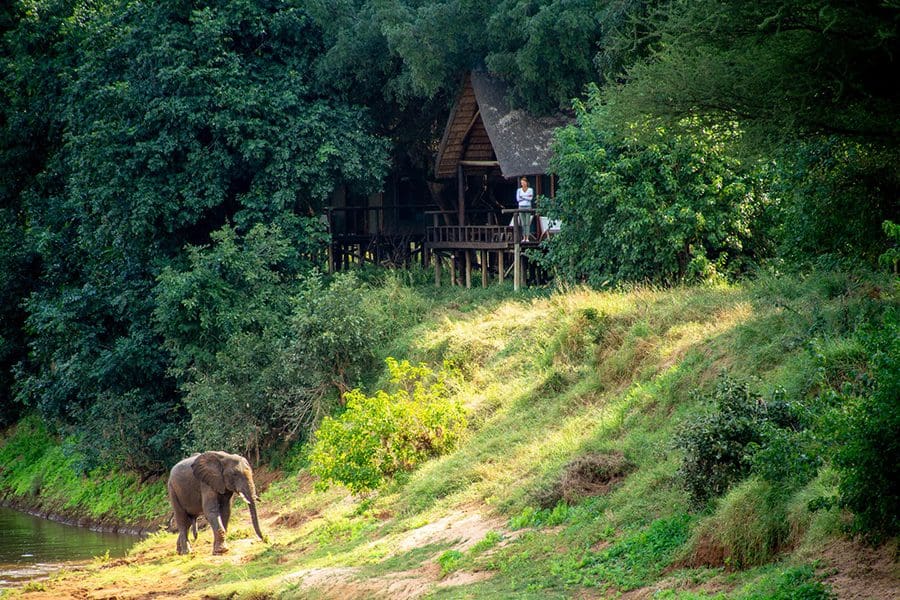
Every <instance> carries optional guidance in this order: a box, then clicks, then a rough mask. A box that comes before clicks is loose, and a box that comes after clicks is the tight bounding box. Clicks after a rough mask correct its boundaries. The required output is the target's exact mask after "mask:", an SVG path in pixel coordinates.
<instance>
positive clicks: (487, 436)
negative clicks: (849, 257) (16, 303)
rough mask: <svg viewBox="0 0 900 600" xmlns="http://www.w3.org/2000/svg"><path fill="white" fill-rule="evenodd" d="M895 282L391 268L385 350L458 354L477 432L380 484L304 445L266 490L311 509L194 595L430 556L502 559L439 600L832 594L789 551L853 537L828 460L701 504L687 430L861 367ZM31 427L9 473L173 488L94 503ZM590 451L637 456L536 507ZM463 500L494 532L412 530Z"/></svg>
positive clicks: (364, 571) (137, 507) (253, 593)
mask: <svg viewBox="0 0 900 600" xmlns="http://www.w3.org/2000/svg"><path fill="white" fill-rule="evenodd" d="M892 285H893V284H891V283H890V282H886V281H884V280H881V279H879V278H877V277H875V276H872V277H871V278H870V280H868V281H866V280H861V279H860V278H859V276H857V275H853V274H841V273H826V274H823V275H822V276H821V277H808V278H805V279H802V278H798V277H783V278H768V277H766V278H761V279H759V280H758V281H754V282H747V283H744V284H741V285H716V286H708V287H684V288H675V289H668V290H663V289H658V288H654V287H645V286H635V287H632V288H629V289H623V290H619V291H607V292H597V291H591V290H586V289H581V288H574V289H568V290H562V291H556V292H553V291H549V290H532V291H529V292H528V293H526V294H522V295H515V294H513V293H512V291H511V289H510V288H509V287H508V286H503V287H500V286H495V287H493V288H489V289H488V290H480V289H473V290H468V291H465V290H460V289H458V288H457V289H451V288H448V287H444V288H441V289H439V290H435V289H434V288H432V287H429V286H424V287H420V288H417V287H408V286H407V287H405V286H403V285H401V284H400V283H398V282H397V281H393V282H391V283H389V289H386V290H385V291H383V293H384V294H386V295H387V296H388V297H389V298H391V303H392V305H393V306H394V307H395V310H396V314H395V315H394V316H393V317H392V318H394V319H395V320H396V322H397V323H402V324H404V326H403V327H399V326H398V328H397V331H396V336H394V337H393V338H392V339H391V340H387V341H386V342H385V344H384V346H383V347H382V348H379V349H378V352H377V353H378V355H379V356H382V357H384V356H394V357H396V358H398V359H408V360H410V361H413V362H417V361H425V362H428V363H430V364H432V365H439V364H440V363H441V362H442V361H444V360H448V361H451V362H452V363H453V364H454V365H455V366H457V367H459V368H460V370H461V372H462V374H463V378H462V380H461V381H459V382H458V386H457V387H456V388H455V389H456V391H455V393H456V395H457V398H458V399H459V400H461V401H462V402H463V403H464V405H465V406H466V407H467V409H468V411H469V419H468V420H469V429H468V431H467V433H466V434H465V437H464V439H463V441H462V443H461V444H460V445H459V447H458V448H457V449H456V450H455V451H453V452H451V453H450V454H448V455H446V456H443V457H440V458H437V459H434V460H430V461H428V462H427V463H425V464H423V465H421V466H420V467H419V468H417V469H416V470H415V471H413V472H411V473H408V474H404V475H402V476H401V477H399V478H398V479H397V480H395V481H392V482H389V483H388V484H387V485H385V486H384V487H383V488H382V489H381V490H379V491H378V493H376V494H372V495H367V496H365V497H353V496H350V495H349V494H348V493H347V492H346V490H343V489H341V488H340V487H333V488H331V489H329V490H327V491H315V490H313V489H312V485H311V483H310V482H309V481H308V478H306V479H304V474H305V473H306V470H307V469H308V461H307V455H306V453H305V451H303V450H297V451H296V452H295V453H294V455H293V457H292V458H291V460H287V461H284V464H283V468H284V469H285V472H286V473H287V475H286V476H285V477H284V478H283V479H282V480H281V481H279V482H276V483H275V484H274V485H272V486H271V487H270V488H269V490H267V491H266V493H265V494H263V502H264V503H266V504H267V505H268V506H272V507H275V508H276V509H277V510H278V512H279V513H281V514H282V515H288V514H297V515H302V516H303V517H304V518H303V519H302V522H303V524H302V525H299V526H298V528H296V529H292V530H289V531H283V532H279V531H275V532H270V533H272V535H273V537H274V538H275V542H274V545H273V547H271V548H270V549H268V550H263V551H260V552H259V553H258V554H257V555H255V556H254V559H253V561H252V563H249V564H244V565H240V566H238V567H233V568H228V569H223V570H221V571H220V570H212V567H209V569H208V570H203V571H202V573H203V574H202V575H201V576H198V579H197V580H196V581H195V582H194V585H195V586H196V588H195V589H197V590H204V592H205V593H209V595H210V596H211V597H230V596H229V594H233V596H234V597H239V598H243V597H246V598H252V597H263V595H264V594H266V593H269V594H270V595H272V596H277V594H279V593H281V594H283V596H284V597H291V595H292V594H294V595H298V594H301V593H302V594H306V595H307V596H309V597H315V591H310V590H305V589H304V590H302V591H301V590H300V588H299V587H298V586H297V584H296V583H295V582H290V581H288V582H286V581H284V580H283V578H282V577H283V575H284V574H285V573H286V572H292V571H298V570H303V569H312V568H326V567H333V566H338V567H353V568H354V569H358V571H357V575H358V576H359V577H363V578H378V577H385V576H388V575H390V574H391V573H398V572H406V571H413V570H416V569H420V568H422V567H426V566H429V565H430V566H431V568H432V569H434V570H437V571H439V572H440V574H441V575H442V576H445V577H449V576H450V575H451V574H454V573H458V572H487V573H489V574H490V575H491V577H490V578H488V579H485V580H481V581H478V582H477V583H472V584H469V585H465V586H462V587H446V588H435V589H434V590H432V592H431V594H432V597H434V598H479V599H481V598H510V597H515V598H525V599H527V598H570V597H573V596H577V595H578V593H579V592H580V591H585V590H587V591H588V592H589V593H595V594H596V593H602V594H607V595H609V596H615V595H616V594H619V593H624V592H627V591H630V590H635V589H639V588H642V587H650V586H653V587H654V589H657V588H658V589H657V591H656V592H655V593H656V595H655V596H654V597H658V598H742V599H748V600H749V599H757V598H804V599H805V598H809V599H810V600H818V599H821V598H827V597H828V590H827V588H826V586H824V585H823V584H822V583H821V581H820V579H819V578H818V576H817V574H816V571H815V569H814V568H813V567H812V566H810V565H808V564H806V563H804V562H803V561H802V560H797V559H796V556H801V555H802V556H807V557H808V556H811V555H813V554H814V553H815V548H816V547H821V546H822V545H823V544H825V543H827V541H828V540H829V539H831V537H832V536H834V535H838V534H839V533H840V528H841V518H842V517H841V514H840V511H838V510H836V509H828V510H825V509H823V510H817V511H813V510H811V509H810V506H811V504H814V501H815V500H817V499H819V498H822V497H827V496H829V495H833V494H834V491H835V489H836V485H837V482H836V480H835V476H834V474H833V473H830V472H829V471H828V470H827V469H826V470H823V471H822V472H820V474H819V476H818V477H816V478H815V479H814V480H813V481H811V482H809V483H807V484H805V485H801V486H798V487H796V489H794V488H792V489H791V490H789V491H788V492H786V493H784V494H774V495H773V494H770V493H769V490H768V489H767V488H766V487H765V486H764V485H763V484H761V483H759V482H758V481H755V480H751V481H747V482H744V483H742V484H740V485H738V486H736V487H735V488H733V489H732V490H731V491H730V492H729V493H728V494H726V495H725V496H723V497H722V498H721V499H719V500H718V501H717V502H715V503H713V504H711V505H710V506H709V507H708V508H707V510H706V511H700V512H695V511H693V510H692V509H691V507H690V504H689V499H688V497H687V493H686V492H685V490H684V489H683V488H682V487H681V486H680V485H679V482H678V480H677V476H676V472H677V469H678V466H679V464H680V456H679V454H678V452H677V451H676V450H675V449H674V448H673V446H672V436H673V434H674V432H675V431H676V430H677V428H678V426H679V424H680V423H682V422H683V421H684V420H685V419H686V418H689V417H690V416H692V415H694V414H695V413H696V411H697V410H698V409H699V408H700V407H701V406H702V401H701V396H702V395H703V394H704V393H708V392H710V391H711V390H712V389H713V387H714V385H715V382H716V381H717V379H718V378H719V377H720V375H721V374H722V373H723V372H727V373H728V374H729V375H730V376H731V377H733V378H735V379H741V380H746V381H749V382H750V385H751V386H752V387H753V388H754V389H755V390H756V391H758V392H759V393H761V394H763V395H767V394H769V393H771V391H772V390H774V389H776V388H783V389H784V390H786V393H787V394H788V395H789V396H791V397H793V398H796V399H804V398H806V399H808V398H811V397H812V396H814V395H815V393H816V392H817V391H818V390H819V389H820V388H821V386H823V385H828V384H830V383H837V382H840V381H841V380H842V379H843V378H846V377H847V376H848V375H850V374H852V373H854V372H855V370H857V369H858V368H860V366H861V365H863V364H864V363H865V358H866V357H865V356H864V351H863V349H862V348H861V347H860V345H859V343H858V342H857V341H856V339H855V336H854V331H855V329H856V327H857V326H858V325H859V324H860V323H862V322H865V321H866V320H870V319H872V318H873V317H874V316H876V315H878V314H880V313H881V312H883V311H884V310H886V309H887V307H888V306H889V305H892V304H893V305H896V304H897V303H898V298H897V294H896V288H895V287H892ZM876 288H877V289H878V290H881V292H879V293H878V294H876V293H873V289H876ZM885 290H893V291H891V292H890V293H888V292H886V291H885ZM879 294H880V295H879ZM384 382H385V376H384V374H380V375H377V376H373V378H372V381H370V382H368V387H367V388H366V389H365V392H366V393H373V392H374V391H375V390H377V389H378V388H379V387H380V386H382V385H384ZM38 429H39V428H38V427H37V426H36V424H35V423H34V422H31V424H30V425H29V424H28V423H27V422H26V424H25V426H24V427H23V426H20V430H21V431H19V430H17V431H16V432H15V433H13V434H12V435H11V437H9V438H7V440H6V443H5V445H4V446H3V447H2V449H0V460H2V463H0V464H4V465H10V467H9V468H7V469H5V470H4V471H2V472H0V488H2V489H4V490H16V491H17V492H16V493H23V494H28V493H31V491H33V490H34V488H35V487H39V488H41V490H42V493H43V490H46V489H60V490H65V491H66V494H68V495H69V496H72V497H78V498H79V501H80V502H93V505H95V506H97V507H103V509H104V510H119V511H124V512H125V513H128V512H129V511H135V512H134V513H130V514H137V513H142V514H150V513H152V512H153V510H155V509H152V508H150V507H152V506H154V504H153V502H154V501H155V500H154V498H157V499H158V498H162V502H163V503H164V501H165V499H164V494H163V493H161V491H160V490H159V488H153V487H152V486H151V487H149V488H146V490H145V488H140V489H141V490H142V491H141V492H139V493H134V492H132V493H131V496H132V497H134V499H135V501H134V502H133V503H132V505H133V506H132V508H123V507H114V506H113V504H114V502H112V499H113V498H115V497H116V496H115V493H114V489H113V488H114V487H115V485H114V484H113V483H109V484H108V485H107V484H104V481H109V482H115V481H116V480H115V479H111V478H110V479H104V478H106V477H112V476H111V475H108V474H99V473H98V474H97V477H96V479H98V481H97V482H95V483H91V484H90V485H93V486H94V487H93V488H92V490H93V491H92V492H91V493H94V494H97V495H98V497H99V498H100V499H99V500H93V501H89V500H87V498H88V497H89V494H88V495H85V496H79V495H78V492H76V491H75V490H74V488H69V487H67V486H68V485H69V484H70V483H72V482H74V484H77V485H80V486H83V485H85V482H86V481H88V480H91V479H94V478H95V477H94V476H90V477H82V476H80V475H79V476H73V475H64V474H60V475H59V480H58V481H56V480H54V479H53V477H50V476H49V475H47V474H45V475H44V478H43V480H41V481H39V482H37V483H36V480H35V477H36V476H37V474H38V473H41V472H45V473H50V472H55V471H58V470H59V469H60V468H61V465H63V464H64V459H66V458H67V457H66V455H65V453H64V452H63V451H62V449H61V448H59V447H55V448H56V450H53V448H54V446H52V444H50V445H49V446H48V445H43V446H42V445H41V444H44V442H41V441H40V439H39V438H40V435H38ZM43 435H45V434H43ZM589 453H601V454H602V453H617V454H621V455H622V456H623V457H624V460H626V461H627V462H628V464H629V465H631V468H630V470H629V472H628V474H627V476H625V477H624V478H622V479H621V480H620V481H618V482H617V483H615V484H614V485H612V487H611V488H610V490H609V491H608V492H607V493H605V494H603V495H598V496H594V497H587V498H584V499H582V500H580V501H577V502H573V503H571V504H566V503H558V504H555V505H552V504H551V505H550V506H547V504H542V501H543V499H545V498H547V497H548V491H551V492H552V491H554V490H558V489H559V488H560V487H561V486H562V485H564V476H565V474H566V468H567V466H568V465H570V464H571V463H572V462H573V461H575V460H576V459H578V458H579V457H582V456H584V455H586V454H589ZM20 456H21V457H22V458H21V459H20V458H18V457H20ZM17 461H18V462H17ZM35 465H44V466H53V467H54V468H53V469H50V470H49V471H48V470H45V469H44V468H43V467H35ZM70 467H71V465H70ZM62 470H63V471H65V469H62ZM122 481H123V482H124V481H127V480H122ZM48 482H49V483H48ZM67 482H68V483H67ZM38 484H40V485H38ZM48 485H49V486H50V487H49V488H48ZM120 485H122V484H121V483H120ZM134 489H139V488H134ZM86 494H87V492H86ZM144 494H146V495H144ZM154 494H155V496H154ZM557 497H558V496H557ZM463 509H465V510H470V511H472V510H475V511H478V512H480V513H481V514H484V515H486V516H487V517H490V518H493V519H494V522H493V523H492V525H491V527H493V529H492V530H491V531H490V532H489V533H487V534H486V535H484V536H483V538H482V539H479V540H475V541H474V543H473V544H472V545H470V546H468V547H467V548H464V547H462V546H460V545H459V544H458V543H457V541H456V540H454V539H449V538H446V539H444V538H442V539H428V540H426V541H424V542H423V543H422V544H421V545H419V546H417V547H414V548H411V549H410V548H409V547H407V546H400V544H399V543H400V542H401V541H402V540H404V539H406V536H408V535H409V534H410V533H411V532H413V531H414V530H416V529H417V528H420V527H423V526H426V525H429V524H433V523H435V522H437V521H438V520H440V519H441V518H444V517H446V516H447V515H449V514H453V513H454V512H457V511H460V510H463ZM385 515H388V516H385ZM496 523H502V524H503V525H502V526H500V525H496ZM170 542H171V540H169V541H168V542H167V543H170ZM701 542H702V543H704V544H706V543H711V544H719V545H721V546H722V547H723V548H728V556H731V557H732V558H731V559H730V562H727V564H726V563H725V562H722V563H721V564H714V565H711V566H704V565H699V564H698V565H692V564H690V562H691V560H690V557H691V556H692V555H693V554H694V553H695V551H696V550H697V549H698V547H699V545H700V544H701ZM400 547H403V548H404V549H403V550H400V549H399V548H400ZM165 564H166V563H164V562H163V563H161V566H160V568H165ZM713 584H714V585H713Z"/></svg>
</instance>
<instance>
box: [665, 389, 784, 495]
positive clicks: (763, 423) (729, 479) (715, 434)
mask: <svg viewBox="0 0 900 600" xmlns="http://www.w3.org/2000/svg"><path fill="white" fill-rule="evenodd" d="M712 400H713V402H714V405H715V410H713V411H712V412H709V413H706V414H701V415H699V416H698V417H695V418H693V419H689V420H688V421H686V422H685V423H684V424H683V425H682V426H681V427H680V428H679V429H678V431H677V432H676V434H675V439H674V446H675V447H676V448H678V449H680V450H682V451H683V452H684V460H683V462H682V465H681V467H680V468H679V470H678V476H679V478H680V479H681V481H682V483H683V485H684V486H685V488H686V489H687V490H688V492H690V494H691V497H692V499H693V501H694V503H695V504H696V505H698V506H699V505H702V504H703V503H705V502H706V501H707V500H709V499H710V498H713V497H716V496H720V495H721V494H723V493H724V492H725V491H727V490H728V488H729V486H731V485H732V484H733V483H735V482H737V481H739V480H741V479H742V478H744V477H745V476H747V475H748V474H749V473H750V468H751V464H752V462H751V461H752V454H753V450H754V449H756V448H758V447H759V446H760V444H761V443H762V442H763V441H764V440H765V436H764V431H765V430H766V428H767V427H771V426H774V427H779V428H783V427H786V426H795V425H796V419H795V417H794V416H793V414H792V411H791V409H790V407H789V406H788V405H787V404H786V403H785V402H783V401H782V400H781V399H780V398H779V397H778V396H776V398H774V399H773V400H772V401H770V402H766V401H765V400H764V399H763V398H762V397H761V396H759V395H758V394H756V393H754V392H752V391H751V390H750V388H749V386H748V384H747V383H745V382H737V381H734V380H732V379H730V378H728V377H723V378H722V379H721V380H720V381H719V383H718V384H717V386H716V389H715V392H714V394H713V398H712Z"/></svg>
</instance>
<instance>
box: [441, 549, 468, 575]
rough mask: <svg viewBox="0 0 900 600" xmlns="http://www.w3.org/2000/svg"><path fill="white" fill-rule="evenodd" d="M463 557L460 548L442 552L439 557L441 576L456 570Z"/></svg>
mask: <svg viewBox="0 0 900 600" xmlns="http://www.w3.org/2000/svg"><path fill="white" fill-rule="evenodd" d="M462 557H463V553H462V552H460V551H459V550H447V551H446V552H444V553H443V554H441V555H440V556H439V557H438V559H437V561H438V564H439V565H440V566H441V577H443V576H444V575H447V574H448V573H452V572H453V571H455V570H456V566H457V565H458V564H459V561H460V559H462Z"/></svg>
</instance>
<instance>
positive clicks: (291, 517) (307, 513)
mask: <svg viewBox="0 0 900 600" xmlns="http://www.w3.org/2000/svg"><path fill="white" fill-rule="evenodd" d="M320 514H321V513H320V512H319V511H317V510H298V511H296V512H292V513H287V514H284V515H279V516H278V518H277V519H275V522H274V523H273V525H274V526H275V527H287V528H289V529H296V528H298V527H300V526H301V525H303V524H304V523H307V522H309V521H312V520H313V519H315V518H317V517H318V516H319V515H320Z"/></svg>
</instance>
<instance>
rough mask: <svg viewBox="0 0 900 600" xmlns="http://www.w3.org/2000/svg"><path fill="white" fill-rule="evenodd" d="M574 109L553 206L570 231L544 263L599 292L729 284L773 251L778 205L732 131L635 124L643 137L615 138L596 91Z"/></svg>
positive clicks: (560, 150)
mask: <svg viewBox="0 0 900 600" xmlns="http://www.w3.org/2000/svg"><path fill="white" fill-rule="evenodd" d="M576 110H577V116H578V124H577V126H576V125H572V126H570V127H566V128H564V129H561V130H560V131H559V133H558V134H557V144H556V148H555V155H556V158H555V159H554V168H555V170H556V173H557V174H558V175H559V179H560V187H559V190H558V193H557V195H556V197H555V198H553V199H551V200H550V201H549V204H548V206H547V207H546V208H547V209H548V212H549V214H550V216H552V217H554V218H558V219H560V220H562V221H563V223H565V224H571V225H572V226H565V227H563V228H562V230H561V231H560V232H559V234H558V235H557V236H555V237H554V238H553V239H552V240H551V241H550V242H549V244H547V253H546V254H545V255H543V256H542V257H541V258H539V260H540V261H541V262H542V263H543V264H544V266H546V267H548V268H549V269H551V270H553V271H554V272H556V273H558V274H559V275H560V276H561V277H563V278H565V279H568V280H570V281H578V280H586V281H587V282H588V283H590V284H591V285H598V286H602V285H606V284H607V283H610V282H616V281H622V280H631V281H635V280H636V281H644V280H650V281H655V282H663V283H675V282H678V281H684V280H692V281H705V280H716V279H719V278H721V277H723V276H727V277H732V276H735V275H738V274H740V273H742V272H745V271H747V270H748V269H751V268H753V265H755V264H756V263H757V261H759V259H760V258H761V257H764V256H765V255H766V254H768V253H769V252H770V249H769V243H768V241H767V239H766V237H765V234H766V231H765V229H766V223H767V222H768V217H767V213H768V212H769V211H770V204H771V202H772V200H771V199H770V198H769V196H768V195H767V194H765V193H763V189H762V183H763V182H762V177H761V175H760V174H759V173H755V172H749V173H748V169H747V168H746V167H745V166H744V165H742V164H741V163H740V162H739V161H738V160H737V159H735V158H734V157H733V156H731V155H729V154H728V152H727V148H728V145H729V143H731V142H734V141H736V140H737V139H738V138H739V137H740V134H739V133H738V132H737V131H736V130H735V129H734V128H732V127H718V128H703V129H701V128H700V127H698V123H696V122H693V123H690V122H687V121H685V122H683V123H681V125H683V126H685V127H683V128H681V129H680V130H679V131H674V130H673V129H670V130H665V129H662V128H658V129H653V128H649V127H647V128H642V127H641V126H640V125H638V126H635V127H634V129H633V131H641V132H642V136H643V138H644V140H641V141H639V140H637V139H635V137H636V136H634V135H631V136H629V137H630V139H621V138H619V139H616V138H615V137H614V136H613V135H612V134H611V133H610V132H609V129H608V126H607V122H606V120H605V118H604V117H605V107H604V106H603V103H602V99H601V94H600V93H599V91H598V90H596V88H595V89H594V90H593V91H591V92H589V97H588V100H587V102H586V103H585V104H584V105H582V104H578V105H577V106H576ZM691 127H693V130H694V133H693V134H685V133H683V131H684V130H685V129H687V128H691Z"/></svg>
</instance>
